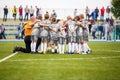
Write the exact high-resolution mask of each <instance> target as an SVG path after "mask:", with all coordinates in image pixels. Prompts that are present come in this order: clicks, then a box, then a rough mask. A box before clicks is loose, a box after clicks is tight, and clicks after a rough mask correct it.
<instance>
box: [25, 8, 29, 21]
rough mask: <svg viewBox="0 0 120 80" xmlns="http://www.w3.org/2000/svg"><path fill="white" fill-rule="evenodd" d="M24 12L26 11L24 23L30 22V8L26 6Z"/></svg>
mask: <svg viewBox="0 0 120 80" xmlns="http://www.w3.org/2000/svg"><path fill="white" fill-rule="evenodd" d="M24 11H25V17H24V21H28V16H29V8H28V6H26V8H25V10H24Z"/></svg>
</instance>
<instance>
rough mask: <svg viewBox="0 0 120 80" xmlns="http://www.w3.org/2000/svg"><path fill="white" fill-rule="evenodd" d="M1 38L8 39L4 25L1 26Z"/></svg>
mask: <svg viewBox="0 0 120 80" xmlns="http://www.w3.org/2000/svg"><path fill="white" fill-rule="evenodd" d="M0 37H1V39H2V38H4V39H6V36H5V27H4V24H1V25H0Z"/></svg>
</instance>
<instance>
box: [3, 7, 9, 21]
mask: <svg viewBox="0 0 120 80" xmlns="http://www.w3.org/2000/svg"><path fill="white" fill-rule="evenodd" d="M3 11H4V17H3V21H7V15H8V8H7V6H5V8H4V9H3Z"/></svg>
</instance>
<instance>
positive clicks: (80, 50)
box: [79, 43, 82, 52]
mask: <svg viewBox="0 0 120 80" xmlns="http://www.w3.org/2000/svg"><path fill="white" fill-rule="evenodd" d="M79 52H82V46H81V44H80V43H79Z"/></svg>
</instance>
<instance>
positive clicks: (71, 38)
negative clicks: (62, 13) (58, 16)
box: [66, 16, 77, 54]
mask: <svg viewBox="0 0 120 80" xmlns="http://www.w3.org/2000/svg"><path fill="white" fill-rule="evenodd" d="M66 24H67V25H68V54H73V53H74V51H75V43H76V29H77V28H76V23H75V21H73V20H72V17H71V16H67V22H66Z"/></svg>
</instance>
